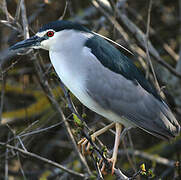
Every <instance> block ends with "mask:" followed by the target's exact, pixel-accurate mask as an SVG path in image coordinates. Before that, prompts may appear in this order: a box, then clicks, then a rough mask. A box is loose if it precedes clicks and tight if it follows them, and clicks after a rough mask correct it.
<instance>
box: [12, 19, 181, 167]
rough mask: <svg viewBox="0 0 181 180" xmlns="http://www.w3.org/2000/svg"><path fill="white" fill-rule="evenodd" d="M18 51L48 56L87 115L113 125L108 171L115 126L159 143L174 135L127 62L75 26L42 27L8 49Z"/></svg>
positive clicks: (163, 109)
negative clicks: (140, 131) (41, 51)
mask: <svg viewBox="0 0 181 180" xmlns="http://www.w3.org/2000/svg"><path fill="white" fill-rule="evenodd" d="M20 48H35V49H39V48H41V49H45V50H48V51H49V56H50V60H51V63H52V64H53V67H54V69H55V71H56V73H57V74H58V76H59V77H60V79H61V80H62V81H63V83H64V84H65V85H66V86H67V88H68V89H69V90H70V91H71V92H72V93H73V94H74V95H75V96H76V97H77V98H78V99H79V100H80V101H81V102H82V103H83V104H84V105H85V106H87V107H88V108H89V109H91V110H92V111H94V112H96V113H98V114H100V115H102V116H103V117H105V118H107V119H109V120H111V121H113V122H116V123H117V125H116V138H115V146H114V151H113V157H112V161H113V168H114V165H115V162H116V158H117V149H118V142H119V136H120V131H121V128H120V125H119V123H121V124H123V125H124V126H125V127H127V128H129V127H139V128H141V129H143V130H144V131H146V132H148V133H150V134H152V135H154V136H157V137H159V138H163V139H170V138H174V137H175V136H176V135H177V134H178V133H179V131H180V126H179V124H178V122H177V120H176V119H175V117H174V115H173V114H172V112H171V110H170V108H169V107H168V106H167V104H166V103H165V102H164V101H163V100H162V98H161V97H160V95H159V94H158V93H157V91H156V89H155V88H154V86H153V85H152V84H150V83H149V82H148V81H147V80H146V79H145V78H144V76H143V75H142V73H140V71H139V70H138V69H137V67H136V66H135V65H134V64H133V63H132V61H131V60H130V59H128V58H127V57H126V56H125V55H123V54H122V53H120V52H119V51H118V50H117V49H116V48H114V47H113V46H112V45H111V44H110V43H109V42H107V41H106V40H105V39H103V38H102V37H100V36H98V35H96V34H95V33H93V32H91V31H90V30H88V29H87V28H85V27H83V26H81V25H80V24H77V23H73V22H70V21H55V22H51V23H48V24H46V25H44V26H43V27H42V28H41V29H40V30H39V32H37V33H36V35H35V36H33V37H31V38H29V39H26V40H24V41H21V42H18V43H17V44H15V45H14V46H12V47H11V49H12V50H16V49H20Z"/></svg>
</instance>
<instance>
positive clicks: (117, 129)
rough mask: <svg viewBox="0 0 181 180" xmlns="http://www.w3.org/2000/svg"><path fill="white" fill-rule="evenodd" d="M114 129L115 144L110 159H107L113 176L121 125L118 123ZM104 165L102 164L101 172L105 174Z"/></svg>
mask: <svg viewBox="0 0 181 180" xmlns="http://www.w3.org/2000/svg"><path fill="white" fill-rule="evenodd" d="M115 128H116V136H115V142H114V149H113V155H112V157H111V158H110V159H108V161H109V162H111V163H112V174H114V167H115V164H116V161H117V154H118V147H119V143H120V136H121V130H122V125H121V124H119V123H115ZM104 169H105V164H103V166H102V168H101V171H102V172H103V173H105V170H104Z"/></svg>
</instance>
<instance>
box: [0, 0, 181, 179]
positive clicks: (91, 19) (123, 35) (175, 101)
mask: <svg viewBox="0 0 181 180" xmlns="http://www.w3.org/2000/svg"><path fill="white" fill-rule="evenodd" d="M150 3H151V2H150V1H149V0H139V1H133V0H109V1H106V0H104V1H103V0H67V1H66V0H31V1H30V0H25V1H24V0H0V89H1V91H0V92H1V93H0V142H1V144H0V179H2V180H3V179H6V180H7V179H10V180H15V179H18V180H21V179H28V180H36V179H41V180H44V179H48V180H50V179H84V178H85V177H89V178H90V177H91V178H92V179H96V177H97V174H96V169H95V166H94V160H93V159H92V158H91V156H86V157H85V158H86V163H87V166H88V168H86V166H85V164H83V163H81V162H82V161H80V158H79V157H80V155H79V156H78V155H77V152H76V149H75V147H74V146H73V142H72V140H70V138H69V135H70V134H69V135H68V133H67V127H66V126H65V123H64V122H63V120H62V116H61V114H60V112H59V111H58V109H57V106H55V105H52V104H53V101H52V98H53V100H54V101H56V102H57V103H59V106H60V107H61V109H62V110H63V113H64V115H65V117H66V118H67V120H68V121H67V122H68V124H69V128H70V129H71V133H72V134H73V135H74V138H75V141H76V142H78V141H79V140H80V139H81V138H82V136H81V135H80V134H79V133H78V130H77V129H78V128H77V127H76V126H75V123H74V120H73V118H72V112H71V111H70V110H69V108H68V104H67V101H66V98H65V96H64V93H63V91H62V90H61V88H60V83H59V80H58V78H57V77H56V74H55V73H54V70H53V68H52V66H51V64H50V61H49V57H48V53H47V52H46V51H43V50H38V51H34V52H33V54H35V55H33V56H32V52H30V51H28V52H22V53H21V54H19V55H16V54H15V53H14V52H10V51H9V50H8V48H9V46H11V45H12V44H14V43H16V42H17V41H20V40H23V39H24V38H26V37H27V34H26V33H27V32H26V29H25V27H26V26H25V24H26V22H25V20H26V17H27V20H28V25H29V32H30V35H33V34H35V33H36V32H37V31H38V29H39V27H40V26H41V25H43V24H46V23H48V22H50V21H54V20H57V19H66V20H72V21H77V22H79V23H81V24H83V25H85V26H86V27H88V28H89V29H91V30H93V31H95V32H97V33H100V34H102V35H104V36H106V37H109V38H110V39H112V40H114V41H116V42H118V43H120V44H121V45H124V46H125V47H127V48H128V49H129V50H131V51H132V52H133V53H134V56H132V55H129V53H127V52H125V51H124V50H122V49H121V48H120V47H117V48H118V49H119V50H120V51H122V52H123V53H125V54H126V55H129V56H130V58H131V59H132V60H133V61H134V63H135V64H136V65H137V67H139V68H140V69H141V70H143V72H146V73H145V76H147V77H148V78H149V79H150V80H151V81H152V82H153V83H154V82H155V80H154V78H153V75H152V71H151V69H150V68H148V63H147V62H148V58H147V55H148V54H147V53H146V47H147V50H149V54H150V56H151V61H152V63H153V67H154V70H155V73H156V76H157V79H158V82H159V85H160V87H161V90H162V92H163V94H164V98H165V100H166V101H167V102H168V104H169V105H170V107H171V109H172V111H173V112H174V114H175V116H176V118H177V119H178V121H179V122H181V1H180V0H156V1H154V0H153V2H152V7H151V4H150ZM149 7H151V8H150V10H151V13H150V16H151V18H150V25H149V26H147V25H148V23H147V22H148V17H149V16H148V15H149ZM25 10H26V12H25ZM146 32H147V33H146ZM148 32H149V41H147V38H148ZM146 34H147V35H146ZM60 43H63V42H60ZM71 98H72V100H73V102H74V105H75V107H76V109H77V111H78V112H79V114H80V115H82V116H83V117H84V119H85V122H86V123H87V125H88V127H89V128H90V129H91V130H92V131H96V130H98V129H101V128H102V127H104V126H105V125H107V124H109V121H108V120H106V119H103V118H102V117H100V116H99V115H97V114H95V113H94V112H91V111H90V110H89V109H87V108H86V107H84V106H83V105H82V104H81V103H80V102H79V101H78V100H77V99H76V98H75V97H74V96H73V95H71ZM99 139H100V141H101V142H102V143H103V145H104V146H106V147H107V149H108V150H109V153H108V155H109V154H111V152H112V149H113V145H114V129H112V131H107V132H106V133H105V134H103V135H101V136H100V137H99ZM3 143H7V144H9V145H11V146H13V147H15V148H14V149H13V148H10V147H9V148H7V147H5V145H4V144H3ZM99 147H100V146H99ZM16 148H19V149H23V151H24V152H32V153H34V154H36V155H38V156H39V157H44V158H46V159H49V160H52V162H56V163H58V164H61V165H62V166H64V167H67V168H68V169H71V170H73V171H74V172H78V173H79V175H80V174H81V175H83V176H82V177H81V176H75V175H72V174H70V173H67V172H66V171H64V170H62V169H61V168H59V167H58V166H56V165H55V164H54V165H53V164H52V163H50V162H47V163H46V162H45V161H42V160H40V159H39V158H37V157H33V156H31V155H29V154H26V153H22V152H19V151H18V150H17V149H16ZM100 148H101V147H100ZM119 150H120V151H119V155H118V161H117V164H116V168H120V169H121V170H122V172H123V173H124V174H126V175H127V176H128V177H132V176H133V175H134V174H135V173H136V172H138V171H139V170H140V165H141V164H143V163H144V164H145V166H146V172H145V173H142V175H139V176H137V177H136V178H137V179H148V178H152V179H159V178H160V179H171V180H173V179H178V180H179V179H181V165H180V161H181V136H179V137H177V138H176V139H175V140H173V141H171V142H166V141H163V140H160V139H157V138H155V137H153V136H151V135H149V134H148V133H146V132H143V131H142V130H139V129H134V130H131V131H130V132H129V133H128V135H127V136H126V137H125V139H124V141H123V142H121V145H120V148H119ZM88 169H90V172H91V173H89V170H88ZM104 178H105V179H110V180H112V179H116V177H115V176H114V175H110V174H108V175H105V176H104Z"/></svg>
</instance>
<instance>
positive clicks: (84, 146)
mask: <svg viewBox="0 0 181 180" xmlns="http://www.w3.org/2000/svg"><path fill="white" fill-rule="evenodd" d="M78 148H79V151H81V152H82V154H83V155H87V154H91V151H90V143H89V142H88V140H87V139H86V138H83V139H81V140H80V141H79V142H78Z"/></svg>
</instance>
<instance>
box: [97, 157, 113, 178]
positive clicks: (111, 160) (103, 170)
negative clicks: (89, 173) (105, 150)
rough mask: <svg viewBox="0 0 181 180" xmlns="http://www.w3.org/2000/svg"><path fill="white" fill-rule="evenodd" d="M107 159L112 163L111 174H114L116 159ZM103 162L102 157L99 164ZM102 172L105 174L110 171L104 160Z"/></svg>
mask: <svg viewBox="0 0 181 180" xmlns="http://www.w3.org/2000/svg"><path fill="white" fill-rule="evenodd" d="M107 161H108V162H109V163H111V164H112V168H111V174H112V175H113V174H114V168H115V164H116V159H115V158H113V157H112V158H108V159H107ZM101 163H102V159H101V161H100V163H99V164H101ZM101 172H102V174H104V175H106V174H108V172H107V171H106V165H105V163H104V162H103V165H102V168H101Z"/></svg>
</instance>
